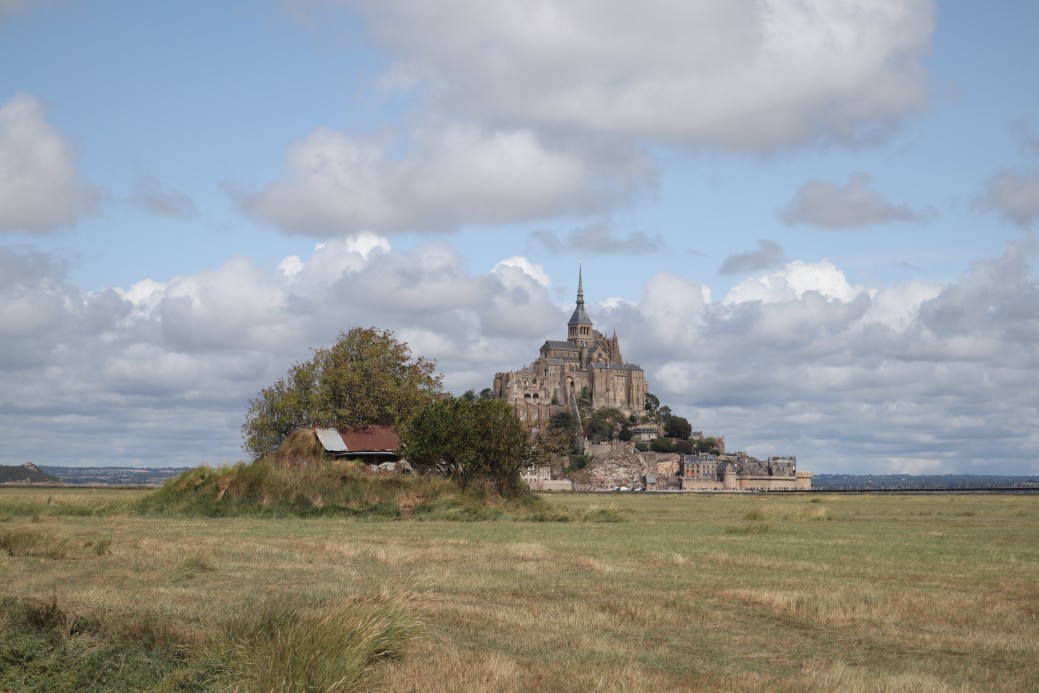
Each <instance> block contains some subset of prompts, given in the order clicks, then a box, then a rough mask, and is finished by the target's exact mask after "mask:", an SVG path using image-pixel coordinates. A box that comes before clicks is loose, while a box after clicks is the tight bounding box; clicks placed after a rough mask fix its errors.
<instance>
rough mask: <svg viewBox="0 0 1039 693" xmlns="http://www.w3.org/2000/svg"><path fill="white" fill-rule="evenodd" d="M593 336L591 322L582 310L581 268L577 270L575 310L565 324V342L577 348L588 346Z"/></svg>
mask: <svg viewBox="0 0 1039 693" xmlns="http://www.w3.org/2000/svg"><path fill="white" fill-rule="evenodd" d="M594 339H595V336H594V334H593V332H592V320H591V318H589V317H588V313H587V312H585V309H584V278H583V276H582V271H581V268H580V267H578V269H577V308H574V314H573V315H571V316H570V322H568V323H567V324H566V340H567V341H568V342H572V343H574V344H576V345H577V346H579V347H587V346H590V345H591V343H592V341H593V340H594Z"/></svg>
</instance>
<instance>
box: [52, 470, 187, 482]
mask: <svg viewBox="0 0 1039 693" xmlns="http://www.w3.org/2000/svg"><path fill="white" fill-rule="evenodd" d="M40 469H42V470H43V471H45V472H47V473H48V474H53V475H54V476H56V477H58V478H59V479H61V480H62V481H63V482H64V483H66V484H83V485H93V486H161V485H162V483H163V482H164V481H166V479H169V478H172V477H175V476H177V475H178V474H180V473H181V472H183V471H184V469H185V468H184V467H163V468H160V469H146V468H143V467H51V466H44V465H40Z"/></svg>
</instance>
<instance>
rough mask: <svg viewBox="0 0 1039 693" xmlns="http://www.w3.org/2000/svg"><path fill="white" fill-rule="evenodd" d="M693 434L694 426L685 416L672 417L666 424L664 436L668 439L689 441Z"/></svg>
mask: <svg viewBox="0 0 1039 693" xmlns="http://www.w3.org/2000/svg"><path fill="white" fill-rule="evenodd" d="M692 434H693V426H692V424H690V423H689V420H688V419H686V418H685V417H684V416H671V417H668V419H667V421H665V422H664V435H666V436H667V437H668V438H678V439H679V440H689V436H691V435H692Z"/></svg>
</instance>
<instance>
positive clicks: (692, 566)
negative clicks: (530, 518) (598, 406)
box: [0, 488, 1039, 691]
mask: <svg viewBox="0 0 1039 693" xmlns="http://www.w3.org/2000/svg"><path fill="white" fill-rule="evenodd" d="M141 493H145V492H142V491H132V492H131V491H87V490H72V489H70V490H57V489H39V490H37V489H15V488H0V598H2V599H3V600H4V602H3V603H4V605H6V606H5V609H6V611H5V612H4V613H5V614H6V616H3V615H0V628H2V629H3V630H2V631H0V633H2V634H3V636H2V637H0V670H3V669H4V667H5V666H6V667H7V668H6V672H5V671H0V690H4V689H12V690H18V689H20V688H22V689H32V688H33V687H34V686H36V687H38V688H39V689H40V690H43V689H44V687H45V688H47V689H50V690H84V689H89V688H90V687H91V686H94V689H95V690H116V689H117V688H118V686H119V685H120V682H121V681H122V682H125V687H126V689H127V690H134V689H140V688H142V687H150V688H153V689H159V690H200V689H206V688H218V689H219V688H224V689H226V688H229V687H230V688H234V687H235V686H236V685H237V686H238V687H239V688H240V689H242V690H277V689H279V687H285V686H284V684H278V683H277V682H275V683H272V681H274V679H272V678H270V676H273V674H263V673H262V672H260V673H259V674H257V673H256V669H257V667H258V662H260V661H262V660H263V659H264V658H269V657H271V656H273V655H271V652H273V651H275V650H277V647H276V646H278V642H275V641H276V640H277V639H276V638H274V637H273V636H271V637H267V639H265V640H262V645H263V646H262V647H260V646H259V645H257V643H258V642H260V640H257V638H258V637H259V636H256V635H255V633H258V632H260V631H262V630H263V628H262V624H261V625H257V624H258V623H260V622H261V621H263V618H268V616H269V615H270V614H276V615H277V614H282V612H284V611H285V610H286V609H288V610H289V611H292V613H294V614H296V616H294V617H293V618H295V619H296V620H292V619H289V621H291V624H296V625H294V626H292V628H290V627H288V626H286V627H285V628H279V629H275V630H277V633H278V634H279V635H278V637H280V638H283V639H284V638H291V637H297V636H296V635H293V633H296V632H297V631H300V632H303V631H305V632H306V634H311V633H317V632H323V631H321V628H322V627H324V626H321V625H320V624H321V623H325V626H327V625H328V623H327V622H328V618H331V617H328V618H326V615H327V614H333V615H334V614H339V615H340V616H341V617H342V618H346V615H348V614H357V613H360V614H362V615H363V614H367V615H369V616H371V618H370V619H369V620H370V621H372V622H377V623H378V624H383V622H384V621H386V619H387V618H388V617H387V616H386V614H387V613H391V614H394V616H393V618H394V619H396V620H393V621H392V624H391V625H393V627H394V628H399V629H400V633H399V634H400V636H401V637H400V638H399V639H397V640H395V642H398V643H403V645H402V646H400V647H398V648H396V649H394V648H390V647H385V648H383V646H382V645H379V646H373V648H374V649H370V652H373V653H374V655H373V656H370V657H368V659H366V660H365V661H364V662H363V663H362V664H363V666H362V668H361V670H360V673H359V674H358V676H357V677H356V678H355V679H352V680H351V681H349V682H346V684H344V686H345V687H347V688H350V687H355V688H356V687H358V686H360V687H361V688H364V689H371V690H390V691H427V690H433V691H469V690H474V691H475V690H491V691H513V690H628V691H663V690H695V689H707V690H789V691H801V690H821V691H835V690H841V691H846V690H851V691H855V690H868V691H929V690H934V691H940V690H1008V691H1024V690H1039V497H1035V496H995V495H969V496H968V495H956V496H897V497H874V496H836V495H833V496H826V495H811V496H808V495H789V496H786V495H781V494H768V495H764V494H756V495H750V494H747V495H722V494H716V495H706V494H705V495H654V494H612V495H594V494H588V495H558V496H548V497H546V500H547V502H548V503H550V504H553V505H564V506H567V507H568V508H570V509H572V510H574V511H578V512H580V511H587V510H589V509H590V507H591V506H593V505H595V506H603V505H611V506H613V507H614V509H615V510H616V511H617V512H615V513H610V514H609V517H611V518H615V517H616V516H617V515H619V516H620V517H621V518H623V520H624V521H622V522H519V521H509V520H499V521H482V522H453V521H414V520H405V521H393V520H379V519H371V520H359V519H334V518H325V517H323V518H313V519H243V518H219V519H162V518H154V517H139V516H134V515H130V514H127V513H125V512H119V511H118V510H112V509H111V508H118V507H120V506H123V505H125V504H126V502H127V501H128V500H130V499H131V498H133V497H135V496H137V495H139V494H141ZM106 508H108V510H106ZM286 605H288V606H286ZM279 609H280V610H281V611H279ZM293 610H294V611H293ZM270 618H274V617H273V616H270ZM278 618H282V616H278ZM337 618H338V617H337ZM250 619H251V620H250ZM300 619H302V620H300ZM306 619H310V620H309V621H308V620H306ZM322 619H324V620H322ZM380 619H382V620H380ZM386 622H387V623H389V622H390V621H386ZM25 624H30V625H31V626H32V627H33V628H37V630H35V631H34V630H32V628H29V627H28V626H26V625H25ZM41 624H42V625H41ZM91 624H93V625H91ZM291 624H290V625H291ZM308 624H309V625H308ZM27 628H28V630H27ZM48 628H49V629H50V630H47V629H48ZM293 628H295V629H296V630H293ZM250 629H252V630H250ZM272 632H273V631H272ZM33 633H44V634H45V635H39V637H37V636H35V635H33ZM55 633H57V634H56V635H55ZM242 633H253V635H250V636H248V637H246V636H243V635H241V634H242ZM394 633H396V631H394ZM34 637H37V639H36V640H33V638H34ZM265 637H266V636H265ZM299 637H303V636H299ZM306 637H311V636H310V635H307V636H306ZM395 637H396V636H395ZM250 638H252V639H251V640H250ZM261 639H262V638H261ZM37 640H38V641H39V642H37ZM120 643H122V644H120ZM127 643H131V644H133V643H137V645H134V647H136V648H137V649H134V648H133V647H129V646H128V645H127ZM280 646H281V648H282V650H284V649H293V647H295V646H294V645H293V644H292V642H287V644H286V643H284V642H283V643H281V645H280ZM308 646H311V649H312V650H313V651H314V652H325V651H328V648H327V647H326V649H325V650H321V649H320V647H324V646H323V645H321V643H318V644H316V645H314V644H311V645H308ZM106 647H107V648H110V649H108V650H105V649H104V648H106ZM128 647H129V649H128ZM46 648H50V649H49V650H48V649H46ZM149 648H152V649H149ZM164 648H165V649H164ZM235 648H237V649H235ZM265 648H266V649H265ZM380 648H383V649H380ZM101 650H103V651H104V652H105V653H106V655H105V658H104V659H103V660H102V661H99V662H93V660H91V659H90V657H92V656H94V655H96V653H97V652H98V651H101ZM45 651H46V652H50V653H51V654H50V655H49V656H50V657H51V659H49V660H48V659H46V658H45V657H44V654H43V653H44V652H45ZM155 651H161V653H164V654H162V656H158V655H154V652H155ZM34 658H35V659H34ZM62 658H64V659H62ZM318 659H320V657H318ZM234 662H237V664H234ZM229 663H230V664H229ZM71 665H75V666H80V667H82V668H83V671H82V672H81V675H80V676H79V678H78V679H74V678H71V675H67V676H66V677H65V678H61V677H55V676H52V675H51V674H50V673H48V672H47V671H46V669H47V667H51V668H54V667H58V666H61V667H65V668H68V667H70V666H71ZM307 666H309V667H313V666H316V664H315V663H314V662H311V663H310V664H308V665H307ZM236 667H237V668H236ZM11 672H15V673H11ZM141 672H144V673H141ZM33 676H36V678H33ZM48 676H50V678H47V677H48ZM142 676H145V677H151V678H142ZM264 676H268V678H266V679H264V678H263V677H264ZM5 677H6V678H5ZM19 677H20V678H19ZM63 687H64V688H63Z"/></svg>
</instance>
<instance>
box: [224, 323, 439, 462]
mask: <svg viewBox="0 0 1039 693" xmlns="http://www.w3.org/2000/svg"><path fill="white" fill-rule="evenodd" d="M435 370H436V362H435V361H430V360H427V359H425V358H422V357H421V356H420V357H418V358H412V355H411V349H410V348H409V347H408V345H407V344H405V343H404V342H400V341H397V340H396V339H395V338H394V336H393V333H392V332H390V331H388V330H380V329H376V328H374V327H355V328H353V329H351V330H350V331H349V332H345V333H340V334H339V339H337V340H336V343H335V344H333V345H332V346H330V347H322V348H319V349H315V350H314V356H313V358H311V359H310V360H309V361H304V362H301V363H296V364H294V365H293V366H292V367H291V368H290V369H289V372H288V373H287V374H286V375H285V377H283V378H279V379H278V381H277V382H276V383H274V384H273V385H271V386H270V387H266V388H264V389H263V390H261V391H260V394H259V396H257V397H256V398H255V399H252V400H250V401H249V409H248V412H247V413H246V416H245V423H244V424H243V425H242V437H243V438H244V443H243V446H242V447H243V448H244V449H245V450H246V451H247V452H248V453H249V454H250V455H252V457H253V459H258V458H260V457H262V456H264V455H266V454H268V453H271V452H273V451H274V450H276V449H277V448H278V446H279V445H280V444H281V442H282V441H283V440H284V439H285V438H286V437H288V435H289V434H290V433H292V431H294V430H296V429H298V428H303V427H307V426H330V427H352V428H362V427H365V426H369V425H373V424H377V425H389V426H397V427H400V426H401V424H403V423H405V422H407V421H408V420H409V419H410V418H411V417H412V416H413V415H414V414H415V412H417V411H418V410H419V409H420V408H421V407H423V406H424V405H426V404H428V403H429V402H431V401H433V400H434V399H435V398H436V397H437V396H438V395H439V394H440V392H441V383H442V379H443V377H442V376H440V375H438V374H437V373H436V372H435Z"/></svg>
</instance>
